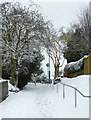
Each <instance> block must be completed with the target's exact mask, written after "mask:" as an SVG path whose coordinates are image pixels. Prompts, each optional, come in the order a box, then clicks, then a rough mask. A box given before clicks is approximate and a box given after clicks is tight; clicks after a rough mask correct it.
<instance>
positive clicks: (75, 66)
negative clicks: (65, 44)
mask: <svg viewBox="0 0 91 120" xmlns="http://www.w3.org/2000/svg"><path fill="white" fill-rule="evenodd" d="M87 57H88V55H85V56H84V57H83V58H81V59H80V60H78V61H75V62H70V63H68V64H67V67H68V69H69V70H71V69H74V71H77V70H80V69H81V67H82V65H83V61H84V59H86V58H87Z"/></svg>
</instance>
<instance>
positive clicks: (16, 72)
mask: <svg viewBox="0 0 91 120" xmlns="http://www.w3.org/2000/svg"><path fill="white" fill-rule="evenodd" d="M15 75H16V83H15V85H16V87H18V59H16V71H15Z"/></svg>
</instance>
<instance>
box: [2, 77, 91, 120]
mask: <svg viewBox="0 0 91 120" xmlns="http://www.w3.org/2000/svg"><path fill="white" fill-rule="evenodd" d="M62 82H64V83H67V84H70V85H73V86H76V87H77V88H78V89H79V90H81V92H83V94H85V95H88V94H89V76H88V75H82V76H79V77H76V78H72V79H69V78H62ZM62 92H63V86H62V85H61V84H60V83H59V84H58V93H57V85H55V86H54V90H53V86H52V85H51V87H50V85H47V84H37V86H35V85H34V84H33V83H29V84H28V85H26V86H25V88H24V90H22V91H20V92H18V93H9V97H8V98H7V99H6V100H5V101H3V102H2V103H0V108H2V109H1V110H2V112H0V113H2V114H1V115H2V118H88V117H89V99H88V98H83V97H82V96H81V95H79V93H78V94H77V107H76V108H75V101H74V100H75V97H74V96H75V95H74V93H75V92H74V90H73V89H71V88H68V87H66V88H65V92H66V96H65V99H63V94H62Z"/></svg>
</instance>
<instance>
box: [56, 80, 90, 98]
mask: <svg viewBox="0 0 91 120" xmlns="http://www.w3.org/2000/svg"><path fill="white" fill-rule="evenodd" d="M56 80H57V79H56ZM60 80H61V79H60ZM60 83H61V84H63V85H65V86H68V87H71V88H73V89H74V90H76V91H77V92H78V93H80V94H81V95H82V96H83V97H87V98H91V96H85V95H84V94H83V93H82V92H81V91H80V90H78V89H77V88H75V87H73V86H71V85H68V84H65V83H63V82H60Z"/></svg>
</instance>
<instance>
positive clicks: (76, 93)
mask: <svg viewBox="0 0 91 120" xmlns="http://www.w3.org/2000/svg"><path fill="white" fill-rule="evenodd" d="M76 106H77V92H76V88H75V108H76Z"/></svg>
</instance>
